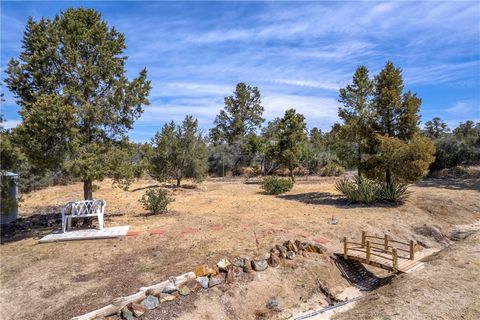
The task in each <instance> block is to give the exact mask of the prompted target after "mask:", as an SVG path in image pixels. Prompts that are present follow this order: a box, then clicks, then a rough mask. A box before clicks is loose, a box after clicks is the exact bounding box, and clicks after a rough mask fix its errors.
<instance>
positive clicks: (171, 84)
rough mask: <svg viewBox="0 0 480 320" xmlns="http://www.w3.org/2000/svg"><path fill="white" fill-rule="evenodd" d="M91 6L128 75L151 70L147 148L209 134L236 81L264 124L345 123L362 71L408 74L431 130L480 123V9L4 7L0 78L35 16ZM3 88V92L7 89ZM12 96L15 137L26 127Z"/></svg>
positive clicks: (139, 130)
mask: <svg viewBox="0 0 480 320" xmlns="http://www.w3.org/2000/svg"><path fill="white" fill-rule="evenodd" d="M78 6H84V7H91V8H94V9H96V10H98V11H100V12H101V13H102V16H103V18H104V19H105V20H106V21H107V22H108V24H109V25H110V26H115V27H116V28H117V30H119V31H121V32H123V33H125V35H126V43H127V47H128V48H127V50H126V55H128V56H129V59H128V63H127V70H128V75H129V76H130V77H133V76H134V75H136V74H137V73H138V71H139V70H140V69H141V68H143V67H146V68H147V70H148V72H149V78H150V79H151V80H152V86H153V89H152V91H151V93H150V102H151V105H149V106H146V107H145V113H144V114H143V115H142V117H141V118H140V119H139V120H138V121H137V122H136V124H135V128H134V129H133V130H132V131H131V132H130V137H131V138H132V140H134V141H148V140H149V139H150V138H151V137H152V136H153V134H154V133H155V132H156V131H157V130H159V129H160V128H161V126H162V125H163V124H164V123H165V122H167V121H170V120H175V121H181V120H182V119H183V118H184V116H185V115H187V114H190V115H194V116H195V117H197V118H198V119H199V123H200V126H201V128H202V129H203V130H204V132H207V130H208V128H210V127H211V126H212V123H213V120H214V118H215V115H216V114H217V113H218V111H219V110H220V109H221V108H222V107H223V97H224V96H226V95H229V94H231V92H232V91H233V90H234V88H235V84H236V83H237V82H240V81H243V82H246V83H248V84H250V85H254V86H258V87H259V88H260V90H261V93H262V101H263V105H264V107H265V114H264V116H265V117H266V118H267V120H271V119H273V118H274V117H277V116H281V115H282V114H283V112H284V111H285V110H286V109H287V108H291V107H293V108H295V109H297V111H299V112H301V113H303V114H304V115H305V116H306V118H307V123H308V127H309V128H311V127H313V126H318V127H320V128H321V129H323V130H329V128H330V127H331V125H332V124H333V123H334V122H335V121H338V118H337V109H338V106H339V103H338V102H337V99H338V89H339V88H340V87H342V86H345V85H346V84H347V83H349V81H350V80H351V77H352V74H353V72H354V70H355V68H356V67H357V66H358V65H360V64H364V65H366V66H367V67H368V68H369V69H370V71H371V73H372V74H376V73H377V72H378V71H379V70H380V69H381V68H382V66H383V65H384V64H385V61H386V60H392V61H393V62H394V63H395V64H396V65H398V66H400V67H402V68H403V74H404V80H405V88H406V89H411V90H412V91H414V92H416V93H417V94H418V96H419V97H421V98H422V100H423V103H422V107H421V114H422V121H423V122H425V121H426V120H429V119H431V118H432V117H434V116H439V117H441V118H442V119H445V120H446V121H447V123H448V124H449V125H450V126H451V127H454V126H456V125H457V124H458V123H459V122H461V121H465V120H467V119H472V120H475V121H480V4H479V2H476V1H473V2H432V1H430V2H359V1H355V2H338V1H337V2H142V1H136V2H126V1H124V2H5V1H2V2H1V59H0V63H1V68H2V79H4V78H5V73H4V72H3V70H5V67H6V64H7V62H8V60H9V59H10V58H11V57H17V56H18V54H19V52H20V49H21V42H20V41H21V38H22V33H23V31H24V28H25V23H26V21H27V18H28V17H29V16H32V17H33V18H34V19H39V18H40V17H42V16H48V17H53V16H54V15H55V14H56V13H58V12H59V11H61V10H63V9H66V8H68V7H78ZM2 89H6V88H5V87H4V86H3V88H2ZM5 94H6V102H5V103H4V104H3V105H2V113H3V114H4V115H5V116H6V118H7V123H6V124H5V125H6V127H13V126H15V125H17V124H18V123H19V122H20V117H19V116H18V106H16V104H15V99H14V97H13V96H12V95H11V94H10V93H8V92H5Z"/></svg>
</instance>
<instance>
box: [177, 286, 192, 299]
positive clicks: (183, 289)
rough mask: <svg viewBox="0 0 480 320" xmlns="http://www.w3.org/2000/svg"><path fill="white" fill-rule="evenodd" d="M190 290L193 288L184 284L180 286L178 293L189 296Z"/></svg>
mask: <svg viewBox="0 0 480 320" xmlns="http://www.w3.org/2000/svg"><path fill="white" fill-rule="evenodd" d="M190 292H191V290H190V289H189V288H188V287H187V286H186V285H182V286H180V288H178V293H180V295H182V296H188V295H189V294H190Z"/></svg>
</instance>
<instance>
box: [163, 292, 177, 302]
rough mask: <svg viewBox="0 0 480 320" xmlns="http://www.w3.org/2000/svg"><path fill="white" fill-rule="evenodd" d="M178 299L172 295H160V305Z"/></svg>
mask: <svg viewBox="0 0 480 320" xmlns="http://www.w3.org/2000/svg"><path fill="white" fill-rule="evenodd" d="M176 298H177V296H176V295H174V294H170V293H163V292H162V293H160V303H164V302H167V301H172V300H175V299H176Z"/></svg>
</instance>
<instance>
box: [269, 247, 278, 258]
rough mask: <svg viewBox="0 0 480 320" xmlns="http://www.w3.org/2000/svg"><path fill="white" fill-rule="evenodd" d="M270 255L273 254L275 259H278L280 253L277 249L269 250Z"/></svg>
mask: <svg viewBox="0 0 480 320" xmlns="http://www.w3.org/2000/svg"><path fill="white" fill-rule="evenodd" d="M270 254H274V255H276V256H277V257H280V251H279V250H278V249H277V248H272V249H270Z"/></svg>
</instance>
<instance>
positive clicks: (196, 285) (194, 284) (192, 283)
mask: <svg viewBox="0 0 480 320" xmlns="http://www.w3.org/2000/svg"><path fill="white" fill-rule="evenodd" d="M185 285H186V286H187V287H188V289H190V291H192V292H195V291H198V290H200V289H201V288H202V284H201V283H200V282H198V281H197V280H196V279H192V280H188V281H187V282H185Z"/></svg>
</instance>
